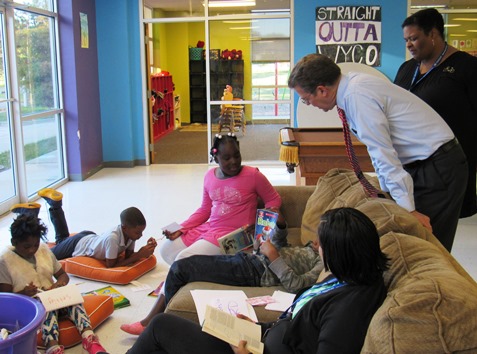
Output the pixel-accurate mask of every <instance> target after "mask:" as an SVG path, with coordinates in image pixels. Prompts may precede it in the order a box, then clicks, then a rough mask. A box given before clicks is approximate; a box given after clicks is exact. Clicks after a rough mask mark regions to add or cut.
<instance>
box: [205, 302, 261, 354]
mask: <svg viewBox="0 0 477 354" xmlns="http://www.w3.org/2000/svg"><path fill="white" fill-rule="evenodd" d="M202 330H203V331H204V332H206V333H209V334H210V335H212V336H214V337H217V338H219V339H222V340H223V341H225V342H227V343H230V344H232V345H235V346H238V344H239V342H240V341H241V340H246V341H247V349H248V350H249V351H250V352H252V353H253V354H262V353H263V343H262V342H261V337H262V328H261V327H260V326H259V325H258V324H256V323H253V322H250V321H247V320H243V319H241V318H238V317H236V316H234V315H231V314H229V313H227V312H224V311H221V310H219V309H217V308H215V307H212V306H210V305H207V307H206V309H205V320H204V323H203V325H202Z"/></svg>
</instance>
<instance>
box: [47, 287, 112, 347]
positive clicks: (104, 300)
mask: <svg viewBox="0 0 477 354" xmlns="http://www.w3.org/2000/svg"><path fill="white" fill-rule="evenodd" d="M83 298H84V304H83V305H84V308H85V309H86V313H87V314H88V316H89V318H90V320H91V327H93V329H95V328H96V327H98V326H99V325H100V324H101V323H103V322H104V320H106V319H107V318H108V317H109V316H111V314H112V313H113V312H114V304H113V298H112V297H111V296H106V295H87V296H83ZM58 325H59V328H60V341H59V342H60V345H63V346H64V347H65V348H69V347H72V346H75V345H77V344H78V343H80V342H81V335H80V333H79V332H78V330H77V329H76V326H75V324H74V323H73V322H72V321H71V320H70V319H69V318H60V320H59V323H58ZM37 346H38V347H40V348H44V343H43V339H42V338H41V330H40V331H39V332H38V336H37Z"/></svg>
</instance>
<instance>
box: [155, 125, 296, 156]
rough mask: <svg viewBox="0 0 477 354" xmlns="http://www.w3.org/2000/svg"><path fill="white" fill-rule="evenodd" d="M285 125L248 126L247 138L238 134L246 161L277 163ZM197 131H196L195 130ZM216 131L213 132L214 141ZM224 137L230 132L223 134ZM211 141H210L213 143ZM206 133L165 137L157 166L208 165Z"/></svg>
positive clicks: (182, 131)
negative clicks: (280, 132)
mask: <svg viewBox="0 0 477 354" xmlns="http://www.w3.org/2000/svg"><path fill="white" fill-rule="evenodd" d="M285 126H287V125H286V124H255V125H247V131H246V133H245V135H243V134H242V133H241V132H238V133H236V135H237V138H238V140H239V142H240V152H241V153H242V160H243V161H278V156H279V154H280V144H279V142H278V135H279V131H280V128H283V127H285ZM192 129H197V127H195V128H192ZM216 133H217V131H215V130H214V131H213V132H212V137H213V136H215V134H216ZM222 133H223V134H227V132H225V131H223V132H222ZM212 137H210V140H211V141H212ZM207 141H208V137H207V132H206V131H188V130H187V129H178V130H174V131H173V132H171V133H169V134H167V135H165V136H164V137H162V138H161V139H159V140H158V141H157V142H156V143H155V144H154V153H155V157H154V161H153V163H157V164H187V163H208V162H209V151H208V148H207Z"/></svg>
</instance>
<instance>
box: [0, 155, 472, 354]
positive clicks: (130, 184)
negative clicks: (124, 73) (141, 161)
mask: <svg viewBox="0 0 477 354" xmlns="http://www.w3.org/2000/svg"><path fill="white" fill-rule="evenodd" d="M248 164H249V165H254V166H259V167H260V170H261V171H262V172H263V173H264V174H265V175H266V176H267V177H268V178H269V180H270V181H271V182H272V184H273V185H294V184H295V175H289V174H288V173H287V172H286V169H285V167H284V166H283V165H281V164H280V165H274V164H272V165H263V164H260V165H259V164H255V163H253V162H252V163H248ZM209 168H210V166H208V165H151V166H142V167H135V168H106V169H103V170H101V171H99V172H98V173H96V174H95V175H94V176H92V177H91V178H89V179H87V180H86V181H84V182H69V183H67V184H65V185H63V186H61V187H60V188H58V190H59V191H61V192H62V193H63V194H64V202H63V208H64V210H65V214H66V218H67V220H68V224H69V228H70V232H77V231H80V230H83V229H89V230H93V231H96V232H102V231H104V230H106V229H107V228H109V227H111V226H113V225H115V224H118V223H119V213H120V212H121V211H122V210H123V209H125V208H127V207H129V206H137V207H138V208H139V209H141V210H142V211H143V213H144V215H145V217H146V220H147V222H148V224H147V228H146V230H145V232H144V236H143V238H142V239H141V240H139V241H138V246H139V247H140V246H142V245H143V244H142V243H141V242H142V241H145V240H147V238H149V237H151V236H154V237H159V236H160V234H161V227H162V226H165V225H167V224H169V223H171V222H173V221H177V222H180V221H182V220H184V219H185V218H187V217H188V216H189V215H190V214H191V213H192V212H193V211H194V210H195V209H196V208H197V207H198V206H199V204H200V200H201V193H202V180H203V176H204V174H205V172H206V171H207V170H208V169H209ZM38 202H39V203H41V204H42V205H43V206H42V209H41V211H40V217H41V218H42V219H43V221H44V222H45V223H46V224H47V226H49V227H50V226H51V225H50V222H49V219H48V215H47V211H46V209H47V208H46V206H45V203H44V201H43V200H42V199H39V200H38ZM13 216H14V215H13V214H11V213H8V214H5V215H3V216H2V217H1V218H0V235H1V237H0V246H3V245H6V244H9V240H10V237H9V225H10V223H11V221H12V218H13ZM51 229H52V228H51ZM476 230H477V216H474V217H471V218H467V219H463V220H461V221H460V223H459V228H458V232H457V236H456V240H455V243H454V250H453V255H454V257H455V258H456V259H457V260H458V261H459V262H460V263H461V264H462V266H463V267H464V268H465V269H466V270H467V271H468V272H469V274H470V275H471V276H472V277H473V278H474V279H477V257H475V253H474V252H475V251H477V232H476ZM52 231H53V229H52ZM49 239H50V240H53V239H54V234H53V233H52V232H50V234H49ZM156 256H157V257H158V258H159V255H158V252H156ZM166 274H167V266H166V265H165V263H163V262H162V261H161V260H159V263H158V265H157V267H156V269H155V270H154V271H152V272H149V273H148V274H146V275H145V276H143V277H142V278H140V279H139V281H140V282H141V283H144V284H148V285H150V286H151V288H152V287H155V286H156V285H157V284H159V282H160V281H161V280H163V279H164V278H165V276H166ZM71 283H77V284H78V286H79V287H80V290H81V291H82V292H85V291H90V290H94V289H97V288H100V287H102V286H104V284H103V283H98V282H93V281H84V280H83V279H80V278H76V277H71ZM114 287H115V288H116V289H117V290H119V291H120V292H122V293H123V294H124V295H125V296H126V297H127V298H129V299H130V301H131V306H130V307H126V308H122V309H118V310H116V311H115V313H114V314H113V315H112V316H111V317H110V318H109V319H108V320H106V322H105V323H103V324H102V325H101V326H100V327H99V328H98V329H97V333H98V335H99V336H100V338H101V340H102V343H103V344H104V346H105V347H106V349H107V350H108V351H109V352H110V353H112V354H113V353H114V354H119V353H125V352H126V350H127V349H128V348H129V347H131V345H132V344H133V343H134V340H135V337H134V336H130V335H128V334H126V333H124V332H122V331H121V330H120V329H119V326H120V325H121V324H122V323H129V322H134V321H137V320H139V319H141V318H142V317H144V316H145V315H146V314H147V312H148V310H149V309H150V308H151V306H152V305H153V303H154V300H155V299H154V298H152V297H149V296H147V293H148V292H149V291H150V290H149V291H134V287H133V286H132V285H127V286H119V285H114ZM151 290H152V289H151ZM66 353H68V354H80V353H83V351H82V348H81V346H80V345H78V346H76V347H73V348H70V349H68V350H66Z"/></svg>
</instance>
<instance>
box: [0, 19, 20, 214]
mask: <svg viewBox="0 0 477 354" xmlns="http://www.w3.org/2000/svg"><path fill="white" fill-rule="evenodd" d="M5 53H6V46H5V13H4V12H3V11H1V10H0V57H1V58H0V61H1V64H0V186H1V188H0V213H3V212H5V211H6V210H8V208H9V206H10V205H12V204H14V203H16V202H18V196H17V194H18V193H17V185H16V181H15V163H14V161H15V159H14V158H13V156H14V155H13V151H14V149H13V139H12V138H13V129H12V121H13V120H12V109H11V108H12V99H11V94H10V85H9V84H8V75H7V74H8V70H7V69H6V68H7V58H8V56H7V55H5Z"/></svg>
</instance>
